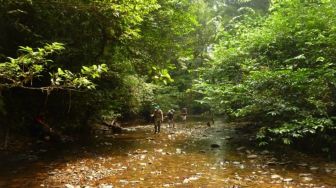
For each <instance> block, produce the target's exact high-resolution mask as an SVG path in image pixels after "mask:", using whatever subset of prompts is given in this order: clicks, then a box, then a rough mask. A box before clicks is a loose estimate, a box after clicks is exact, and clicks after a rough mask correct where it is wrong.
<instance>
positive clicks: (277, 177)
mask: <svg viewBox="0 0 336 188" xmlns="http://www.w3.org/2000/svg"><path fill="white" fill-rule="evenodd" d="M271 178H272V179H281V178H282V177H281V176H279V175H278V174H273V175H271Z"/></svg>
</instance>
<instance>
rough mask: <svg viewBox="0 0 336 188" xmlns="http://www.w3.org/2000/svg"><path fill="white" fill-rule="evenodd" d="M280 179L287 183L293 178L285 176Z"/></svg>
mask: <svg viewBox="0 0 336 188" xmlns="http://www.w3.org/2000/svg"><path fill="white" fill-rule="evenodd" d="M282 181H284V182H286V183H289V182H292V181H293V179H292V178H285V179H283V180H282Z"/></svg>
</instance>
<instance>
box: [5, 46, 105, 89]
mask: <svg viewBox="0 0 336 188" xmlns="http://www.w3.org/2000/svg"><path fill="white" fill-rule="evenodd" d="M19 50H20V52H21V53H22V55H20V56H19V57H18V58H16V59H14V58H9V60H10V61H9V62H4V63H0V80H1V82H0V86H2V87H7V88H12V87H22V88H27V89H29V88H35V87H34V85H33V81H34V79H36V78H41V77H43V74H42V73H43V72H44V71H48V70H47V66H48V64H50V63H52V62H53V61H52V60H50V59H48V56H50V55H52V54H53V53H56V52H60V51H62V50H64V45H63V44H61V43H56V42H55V43H52V44H46V45H45V46H44V47H43V48H38V49H37V50H36V51H34V50H33V49H32V48H31V47H20V49H19ZM103 72H107V67H106V65H105V64H102V65H98V66H97V65H93V66H91V67H85V66H84V67H83V69H82V74H74V73H72V72H71V71H68V70H62V69H61V68H58V69H57V72H56V73H49V74H50V76H51V85H50V86H49V85H48V86H45V89H70V88H78V89H79V88H87V89H93V88H94V87H95V85H94V84H93V83H92V81H91V80H89V78H97V77H100V75H101V74H102V73H103ZM41 89H42V88H41Z"/></svg>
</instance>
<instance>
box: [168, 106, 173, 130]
mask: <svg viewBox="0 0 336 188" xmlns="http://www.w3.org/2000/svg"><path fill="white" fill-rule="evenodd" d="M174 112H175V110H174V109H171V110H169V111H168V113H167V119H168V127H172V128H175V123H174Z"/></svg>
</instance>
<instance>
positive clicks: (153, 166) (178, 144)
mask: <svg viewBox="0 0 336 188" xmlns="http://www.w3.org/2000/svg"><path fill="white" fill-rule="evenodd" d="M237 126H238V125H235V124H226V123H223V122H221V121H216V122H215V125H212V126H211V127H207V126H206V124H205V122H197V121H191V122H188V123H184V124H183V123H179V124H177V128H176V129H172V128H166V127H165V125H164V127H163V129H162V132H161V133H160V134H153V126H152V125H144V126H132V127H128V128H127V129H125V131H123V133H122V134H111V133H110V132H109V131H99V133H97V134H96V135H95V136H94V137H93V139H92V138H90V139H87V140H86V141H83V142H78V143H73V144H66V145H63V146H59V147H51V146H49V147H46V148H42V149H41V148H38V149H36V150H31V151H29V152H26V153H24V154H18V155H16V156H12V157H10V158H7V159H3V160H2V162H1V163H0V164H1V169H0V187H6V188H11V187H20V188H21V187H67V188H72V187H87V188H89V187H101V188H110V187H155V188H156V187H215V188H218V187H224V188H225V187H227V188H231V187H232V188H234V187H260V188H264V187H288V188H289V187H336V163H335V162H332V161H327V160H326V159H323V158H319V157H312V156H308V155H305V154H303V153H300V152H297V151H288V152H281V151H272V150H264V149H259V148H256V147H253V145H254V144H246V143H248V141H249V139H248V138H249V135H247V134H245V133H242V132H240V131H237V129H236V128H237ZM241 140H245V142H241ZM251 142H253V140H251Z"/></svg>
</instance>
